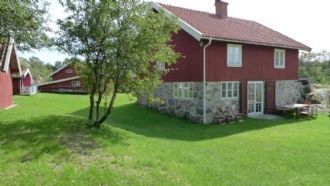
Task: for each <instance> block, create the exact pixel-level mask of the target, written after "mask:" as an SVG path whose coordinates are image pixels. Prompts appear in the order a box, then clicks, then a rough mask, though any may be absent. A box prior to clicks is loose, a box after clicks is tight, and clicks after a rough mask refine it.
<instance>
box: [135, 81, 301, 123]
mask: <svg viewBox="0 0 330 186" xmlns="http://www.w3.org/2000/svg"><path fill="white" fill-rule="evenodd" d="M192 86H193V99H176V98H174V96H173V88H174V83H163V84H162V85H161V86H160V87H159V88H158V89H157V90H156V91H155V93H154V96H155V98H159V99H160V100H161V102H158V103H153V104H148V103H147V102H146V99H145V97H143V96H140V97H139V100H138V103H139V104H141V105H143V106H146V107H149V108H153V109H156V110H158V111H160V112H165V113H169V114H173V115H176V116H178V117H180V118H185V119H189V120H191V121H193V122H197V123H203V83H202V82H195V83H192ZM220 87H221V82H208V83H207V84H206V123H212V122H213V121H214V116H221V115H222V113H221V112H220V110H221V107H222V106H226V107H228V106H231V105H235V106H236V108H237V109H239V108H240V98H239V97H238V98H231V99H222V98H221V97H220V93H221V92H220V91H221V88H220ZM239 92H240V91H239ZM300 99H301V85H300V84H299V82H297V81H277V82H276V100H275V102H276V106H279V105H284V104H291V103H296V102H297V101H298V100H300Z"/></svg>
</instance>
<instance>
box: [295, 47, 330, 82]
mask: <svg viewBox="0 0 330 186" xmlns="http://www.w3.org/2000/svg"><path fill="white" fill-rule="evenodd" d="M299 76H300V78H310V79H311V80H312V82H313V83H321V84H330V52H327V51H323V52H320V53H313V52H312V53H302V55H300V61H299Z"/></svg>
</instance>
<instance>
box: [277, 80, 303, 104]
mask: <svg viewBox="0 0 330 186" xmlns="http://www.w3.org/2000/svg"><path fill="white" fill-rule="evenodd" d="M301 91H302V85H301V84H300V83H299V82H298V81H277V82H276V94H275V95H276V96H275V104H276V107H278V106H281V105H287V104H293V103H297V102H298V101H299V100H301Z"/></svg>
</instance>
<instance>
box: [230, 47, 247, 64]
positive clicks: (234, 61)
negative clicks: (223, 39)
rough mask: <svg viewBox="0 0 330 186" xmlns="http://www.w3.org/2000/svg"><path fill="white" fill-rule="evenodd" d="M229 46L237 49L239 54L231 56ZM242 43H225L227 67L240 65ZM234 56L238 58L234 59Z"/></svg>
mask: <svg viewBox="0 0 330 186" xmlns="http://www.w3.org/2000/svg"><path fill="white" fill-rule="evenodd" d="M230 48H234V50H235V49H237V48H238V49H239V54H236V55H234V56H232V55H233V54H231V53H230V51H231V50H230ZM242 50H243V49H242V45H237V44H227V67H242V53H243V51H242ZM235 58H236V59H237V60H238V61H236V60H235Z"/></svg>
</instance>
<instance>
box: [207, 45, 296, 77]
mask: <svg viewBox="0 0 330 186" xmlns="http://www.w3.org/2000/svg"><path fill="white" fill-rule="evenodd" d="M274 49H275V48H273V47H266V46H255V45H242V67H240V68H231V67H227V43H223V42H213V44H212V45H211V46H210V47H209V48H207V63H206V66H207V67H206V68H207V74H206V75H207V81H242V80H249V81H253V80H263V81H268V80H297V79H298V50H291V49H286V59H285V61H286V64H285V65H286V66H285V69H275V68H274Z"/></svg>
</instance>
